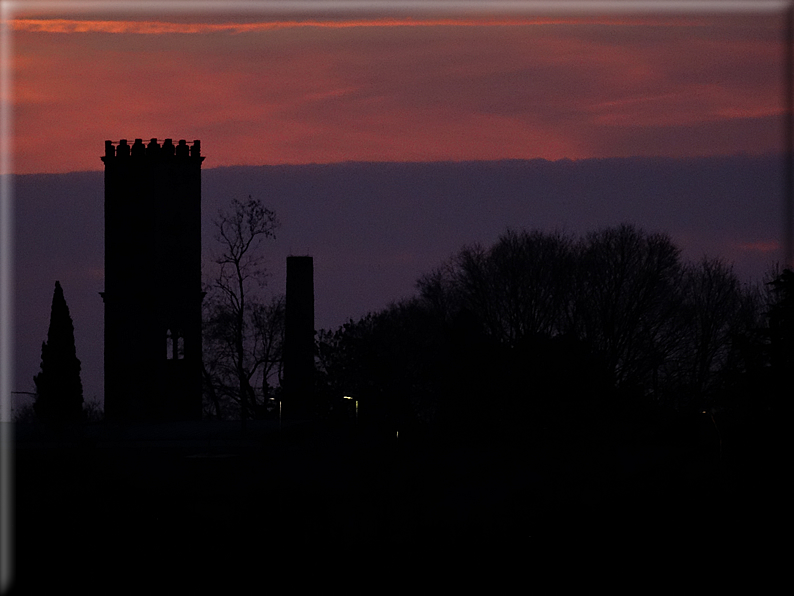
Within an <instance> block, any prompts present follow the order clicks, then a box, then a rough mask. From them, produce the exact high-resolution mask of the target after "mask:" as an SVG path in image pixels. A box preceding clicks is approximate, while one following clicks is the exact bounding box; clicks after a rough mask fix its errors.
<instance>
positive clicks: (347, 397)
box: [342, 395, 353, 399]
mask: <svg viewBox="0 0 794 596" xmlns="http://www.w3.org/2000/svg"><path fill="white" fill-rule="evenodd" d="M342 399H353V398H352V397H350V396H349V395H343V396H342Z"/></svg>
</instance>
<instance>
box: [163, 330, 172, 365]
mask: <svg viewBox="0 0 794 596" xmlns="http://www.w3.org/2000/svg"><path fill="white" fill-rule="evenodd" d="M165 358H166V360H173V359H174V336H173V335H172V334H171V330H170V329H168V330H167V331H166V332H165Z"/></svg>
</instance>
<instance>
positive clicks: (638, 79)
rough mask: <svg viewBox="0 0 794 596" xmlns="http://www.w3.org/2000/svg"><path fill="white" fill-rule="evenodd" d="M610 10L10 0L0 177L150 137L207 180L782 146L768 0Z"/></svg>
mask: <svg viewBox="0 0 794 596" xmlns="http://www.w3.org/2000/svg"><path fill="white" fill-rule="evenodd" d="M322 4H323V2H317V3H315V5H317V6H319V5H322ZM581 4H582V3H578V4H576V5H574V6H580V5H581ZM614 4H615V3H613V4H612V5H609V4H608V5H604V4H603V3H596V4H594V5H593V6H599V7H601V9H600V10H599V11H598V12H594V13H593V14H586V13H583V12H582V10H581V9H579V10H576V11H573V10H567V11H566V10H560V11H559V12H558V13H557V14H552V13H548V12H543V11H540V10H535V13H539V14H533V6H536V7H542V6H545V5H533V4H532V3H525V4H524V5H523V6H524V7H525V10H524V11H523V12H522V11H518V10H511V11H504V10H503V11H502V12H501V13H500V12H494V13H493V14H488V13H482V12H479V13H477V12H473V13H468V12H465V11H458V12H459V13H460V15H458V14H457V13H456V11H454V10H453V11H448V12H446V13H444V12H438V11H437V14H436V13H433V12H431V11H428V10H413V11H396V10H394V11H392V12H391V13H390V12H389V11H388V10H380V11H374V10H369V11H366V10H363V9H362V10H361V11H359V12H356V11H347V12H343V11H341V9H340V10H337V11H329V14H326V15H325V16H322V15H311V14H305V13H296V14H295V15H292V16H290V13H286V12H275V11H270V12H267V11H260V12H257V11H255V10H251V9H250V6H248V10H246V11H245V12H243V11H242V10H241V9H240V11H239V12H238V13H237V14H235V13H234V12H233V10H232V9H228V10H227V11H219V10H217V8H216V10H213V11H206V12H202V11H200V10H191V11H188V12H183V13H182V14H173V13H169V12H168V11H166V9H165V8H163V7H160V8H158V9H157V10H153V11H151V12H148V13H147V12H146V11H145V10H143V9H139V10H138V12H132V11H130V10H129V9H128V10H117V11H115V12H113V11H110V10H108V11H106V12H104V13H101V14H100V13H98V12H96V11H94V12H93V13H88V12H85V11H82V12H81V11H78V10H76V9H74V8H73V9H72V10H61V11H56V10H53V9H52V7H53V6H56V4H53V3H49V4H45V5H44V7H45V8H46V7H49V8H50V10H49V11H45V10H37V11H34V10H31V9H27V10H26V9H25V7H26V6H30V5H35V3H28V4H23V5H22V6H23V9H22V10H20V11H19V12H18V13H17V14H16V15H15V18H14V19H13V21H12V24H11V28H12V30H13V62H12V65H11V68H12V79H13V101H14V114H13V126H14V166H13V167H14V171H15V172H17V173H38V172H50V173H54V172H68V171H79V170H98V169H101V166H102V164H101V162H100V161H99V159H98V156H99V155H100V153H101V150H102V140H104V139H115V140H118V139H119V138H135V137H143V138H148V137H151V136H159V137H160V138H165V137H166V136H174V137H178V138H187V139H193V138H196V139H201V141H202V144H203V146H204V147H207V152H208V154H209V155H211V156H212V157H211V159H208V160H207V161H206V162H205V167H215V166H224V165H241V164H282V163H286V164H298V163H326V162H339V161H346V160H364V161H438V160H491V159H503V158H520V159H525V158H536V157H541V158H545V159H550V160H556V159H560V158H570V159H583V158H590V157H615V156H649V155H654V156H674V157H690V156H702V155H714V154H732V153H738V152H744V153H751V154H757V153H764V152H769V151H778V150H780V149H781V143H782V139H783V137H782V131H781V115H782V112H783V107H784V106H783V101H782V98H783V90H782V86H781V83H782V80H783V77H782V72H783V70H782V69H783V62H782V57H783V52H782V43H781V40H782V36H783V31H784V29H783V18H782V10H781V7H782V6H784V4H783V3H778V4H775V3H767V2H760V3H759V2H755V3H753V2H752V1H751V2H748V3H744V4H745V5H752V4H755V5H756V6H757V7H758V8H759V10H758V11H756V12H747V11H739V12H737V11H736V10H735V5H736V3H733V4H729V3H713V4H708V5H706V6H708V7H713V8H714V10H712V9H711V8H709V9H706V8H701V9H699V10H689V11H687V12H678V13H676V12H671V11H659V12H657V13H654V12H650V13H649V12H642V11H637V7H638V6H642V3H629V4H624V6H626V7H627V8H626V11H625V13H621V12H619V11H616V10H615V9H614ZM191 5H198V3H189V2H188V3H171V4H170V5H168V4H166V5H165V6H183V7H185V6H191ZM325 5H326V6H335V4H334V3H325ZM483 5H484V3H483ZM692 5H693V6H703V3H697V2H695V3H692ZM74 6H78V7H79V6H81V5H74ZM99 6H102V4H101V3H100V4H99ZM106 6H107V7H108V8H110V7H113V6H114V3H113V2H108V3H106ZM120 6H122V7H123V6H127V8H129V6H128V5H126V4H122V5H120ZM140 6H145V4H143V3H142V4H140ZM199 6H200V5H199ZM230 6H234V4H233V3H230ZM261 6H267V3H262V4H261ZM362 6H368V5H366V4H364V5H362ZM369 6H372V5H369ZM381 6H389V3H388V2H386V3H381ZM419 6H421V4H419ZM561 6H568V4H567V3H565V2H563V3H561ZM605 6H606V8H604V7H605ZM732 6H733V7H734V8H733V9H730V10H729V8H730V7H732ZM776 6H777V7H778V9H777V10H775V9H774V7H776ZM610 7H611V8H610ZM720 7H722V10H720Z"/></svg>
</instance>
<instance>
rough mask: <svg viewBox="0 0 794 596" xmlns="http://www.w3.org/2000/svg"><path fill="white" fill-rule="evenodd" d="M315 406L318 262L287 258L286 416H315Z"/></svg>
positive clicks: (285, 325) (308, 259)
mask: <svg viewBox="0 0 794 596" xmlns="http://www.w3.org/2000/svg"><path fill="white" fill-rule="evenodd" d="M315 405H316V404H315V403H314V263H313V260H312V257H287V306H286V313H285V320H284V413H285V415H286V416H287V417H289V418H306V417H311V416H312V415H313V414H314V413H315V412H314V410H315Z"/></svg>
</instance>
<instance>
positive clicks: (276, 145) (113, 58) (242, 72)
mask: <svg viewBox="0 0 794 596" xmlns="http://www.w3.org/2000/svg"><path fill="white" fill-rule="evenodd" d="M442 4H450V3H438V2H436V3H417V4H414V5H411V7H408V8H406V6H407V5H406V4H405V3H403V4H394V3H390V2H380V3H362V4H360V5H356V6H354V5H352V4H350V3H348V4H347V5H343V4H340V3H335V2H323V1H321V0H320V1H317V2H314V3H303V4H300V3H292V4H290V5H289V6H288V7H287V8H289V10H287V9H286V8H283V6H284V5H282V4H278V3H247V4H242V3H232V2H229V3H208V4H203V3H198V2H189V1H185V2H176V3H164V2H152V3H143V2H139V3H131V2H104V3H103V2H95V3H88V2H83V3H71V2H27V3H16V4H15V5H14V7H15V8H16V12H14V13H13V14H10V13H9V10H10V9H9V5H8V4H6V5H4V7H3V8H4V10H5V11H6V12H5V17H6V18H7V20H6V23H5V24H6V25H7V26H8V27H9V28H10V30H11V35H10V42H11V43H10V46H6V47H7V48H10V52H11V60H10V62H9V63H8V64H5V65H4V67H5V68H6V69H7V71H6V74H7V75H10V76H9V78H8V79H6V80H7V81H9V82H10V83H11V89H10V91H11V93H10V98H11V100H12V108H13V111H12V114H11V121H10V124H11V125H12V128H13V139H12V143H13V153H12V158H13V159H12V161H11V171H12V172H14V173H16V174H20V175H22V176H18V177H17V178H16V180H15V182H14V188H15V191H14V200H15V206H14V213H15V215H16V222H15V228H14V238H15V245H14V266H15V267H14V269H15V279H14V288H15V290H14V296H13V301H14V305H15V309H16V310H15V315H14V325H15V329H16V339H15V348H14V349H15V364H14V366H15V371H16V375H15V376H16V378H15V380H14V387H13V389H14V390H20V391H30V390H31V389H32V377H33V375H34V374H35V373H36V372H38V367H39V364H40V351H41V342H42V341H43V340H44V339H45V338H46V330H47V325H48V321H49V307H50V302H51V299H52V289H53V284H54V281H55V280H56V279H58V280H60V281H61V284H62V285H63V288H64V293H65V295H66V299H67V302H68V304H69V306H70V309H71V312H72V317H73V319H74V322H75V334H76V335H75V337H76V342H77V351H78V357H79V358H81V360H82V362H83V383H84V387H85V396H86V399H92V398H94V397H97V398H99V399H101V398H102V394H103V388H102V341H103V340H102V329H103V326H102V325H103V306H102V302H101V300H100V299H99V297H98V293H99V292H100V291H102V290H103V289H104V280H103V277H104V264H103V250H104V249H103V242H104V237H103V227H102V226H103V223H102V217H103V209H102V200H103V199H102V178H101V174H100V173H99V171H100V170H101V169H102V167H103V164H102V162H101V161H100V156H101V155H102V154H103V152H104V141H105V140H106V139H108V140H114V141H118V140H119V139H122V138H126V139H130V140H132V139H135V138H143V139H149V138H151V137H158V138H160V139H164V138H168V137H172V138H173V139H175V140H177V139H182V138H184V139H187V140H189V141H190V140H193V139H200V140H201V145H202V154H203V155H205V156H206V160H205V161H204V164H203V170H204V174H203V190H202V192H203V196H202V217H203V224H204V227H205V229H204V240H203V242H204V243H205V244H204V246H203V248H204V250H205V254H207V255H209V254H211V246H209V244H210V242H209V241H208V239H211V229H212V228H211V219H212V216H213V215H214V214H215V213H217V209H218V208H219V207H222V206H223V205H225V204H227V202H228V200H229V198H230V197H231V196H236V197H238V198H244V197H245V196H246V195H247V194H253V195H255V196H257V197H258V198H262V199H263V200H265V201H266V203H267V204H268V205H269V206H271V207H273V208H274V209H275V210H276V212H277V215H279V217H280V219H281V221H282V228H281V229H280V231H279V236H278V238H277V241H276V242H275V243H274V244H273V246H272V250H271V249H269V252H268V263H269V266H270V267H271V272H272V273H273V276H272V279H271V282H270V287H269V288H270V289H272V291H273V292H281V291H283V284H284V270H283V269H284V261H285V257H286V256H287V255H289V254H312V255H313V256H314V257H315V292H316V315H317V319H316V321H317V327H318V328H335V327H336V326H338V325H341V324H342V323H343V322H344V321H345V320H347V319H348V318H350V317H353V318H357V317H359V316H363V315H364V314H366V312H368V311H370V310H376V309H379V308H382V307H384V306H385V305H386V304H387V303H388V301H390V300H392V299H398V298H400V297H401V296H405V295H409V294H410V293H411V292H412V291H413V290H414V282H415V280H416V279H417V278H418V277H419V276H420V275H421V274H423V273H425V272H427V271H428V270H429V269H431V268H433V267H435V266H437V265H439V264H440V263H441V261H442V260H443V259H445V258H448V257H449V256H450V255H451V254H452V253H453V252H455V251H456V250H458V249H459V248H460V247H461V246H462V245H463V244H465V243H470V242H478V241H479V242H484V243H488V242H492V241H495V240H496V238H497V237H498V235H499V234H500V233H502V232H503V231H504V230H505V229H506V228H507V227H518V228H533V227H534V228H542V229H546V230H550V229H555V228H557V229H563V230H565V231H566V232H570V233H574V234H581V233H584V232H586V231H589V230H592V229H594V228H595V227H599V226H605V225H614V224H618V223H621V222H623V221H629V222H631V223H635V224H637V225H639V226H642V227H644V228H646V229H649V230H653V231H656V230H659V231H664V232H668V233H670V234H671V236H672V238H673V240H674V241H675V242H676V243H677V244H678V245H679V246H680V247H681V248H682V250H683V255H684V257H685V258H687V259H699V258H700V257H702V256H703V255H704V254H709V255H711V256H719V257H723V258H725V259H727V260H728V261H729V262H734V263H736V265H737V271H739V272H740V274H741V275H742V276H743V278H744V279H747V278H750V277H754V278H755V279H758V278H759V277H760V276H761V275H762V274H763V272H764V270H765V268H766V267H768V266H769V264H770V263H772V262H774V261H775V260H776V259H779V258H780V239H781V230H782V226H781V225H780V213H781V212H782V209H781V210H779V209H780V206H781V205H782V193H781V189H782V186H781V184H780V181H781V179H782V177H781V176H780V171H781V170H782V164H783V161H782V159H780V153H781V152H782V151H783V149H784V140H785V137H784V130H783V125H784V112H785V105H784V104H785V102H784V89H783V82H784V80H785V79H784V44H783V37H784V32H785V26H784V24H785V21H784V9H785V8H786V6H787V3H785V2H767V1H765V0H759V1H753V0H748V1H746V2H716V3H704V2H688V3H679V4H676V5H675V6H677V7H679V9H677V10H678V12H676V11H673V10H669V6H671V4H669V3H663V2H662V3H660V2H655V3H651V2H645V3H643V2H640V3H637V2H624V3H617V2H612V3H604V2H598V1H596V2H592V3H587V2H574V3H568V2H564V1H563V2H559V3H554V4H553V6H554V7H555V10H553V11H552V10H550V9H549V6H551V4H550V3H534V4H533V3H523V4H522V3H515V4H507V3H504V2H502V3H498V5H499V6H500V7H501V9H500V10H499V11H491V12H486V11H485V10H484V8H483V7H484V6H487V5H486V3H470V4H465V3H460V2H453V3H451V5H453V6H454V7H455V8H454V9H446V10H445V9H443V6H442ZM274 5H275V6H281V7H282V9H278V10H276V9H275V8H273V7H274ZM590 6H592V7H594V8H593V9H592V10H589V7H590ZM146 7H148V8H146ZM316 7H322V8H323V10H322V12H321V11H320V10H319V8H316ZM557 7H560V8H557ZM649 7H654V8H653V9H650V8H649ZM665 7H668V8H665ZM681 7H685V8H681ZM748 7H749V8H748ZM177 9H178V10H177ZM343 9H344V10H343ZM8 17H11V18H10V19H8ZM5 41H9V38H6V40H5ZM732 156H733V157H732ZM536 158H542V159H545V160H551V161H552V162H556V163H546V162H543V163H541V162H538V163H535V164H530V163H527V164H523V165H521V164H509V163H508V164H507V165H504V164H502V165H499V164H495V165H494V164H492V165H490V166H483V167H480V166H474V165H466V164H463V165H462V166H458V165H454V166H453V165H450V164H446V165H443V164H436V165H432V164H430V165H427V164H425V165H422V164H418V165H416V166H410V167H408V166H407V165H406V167H405V168H403V169H399V168H397V169H395V168H391V169H389V168H386V169H384V168H383V167H381V166H377V167H376V166H371V165H370V166H367V167H364V166H362V167H358V166H357V167H341V166H334V167H333V168H331V167H329V168H324V169H323V168H321V169H317V168H314V169H312V168H304V169H301V168H298V167H297V166H298V165H300V164H329V163H336V162H346V161H362V162H470V161H480V160H482V161H487V160H503V159H519V160H532V159H536ZM592 158H599V159H602V158H626V159H622V160H620V159H618V160H614V159H613V160H605V161H603V162H601V161H598V160H593V159H592ZM636 158H665V159H666V161H665V160H662V161H654V160H653V159H648V160H645V161H642V160H637V159H636ZM704 158H705V160H704ZM723 158H724V159H723ZM734 158H735V159H734ZM715 159H716V161H714V160H715ZM557 160H575V161H574V162H566V161H557ZM709 160H711V161H709ZM720 160H722V161H720ZM279 164H289V165H291V166H293V167H292V169H283V168H281V169H279V168H259V169H254V168H248V169H245V168H240V169H234V168H219V167H220V166H275V165H279ZM778 164H780V169H779V170H778ZM214 168H219V169H215V170H213V169H214ZM85 171H93V172H95V174H86V175H84V174H74V173H75V172H85ZM42 174H46V175H42ZM55 175H57V176H55Z"/></svg>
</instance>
